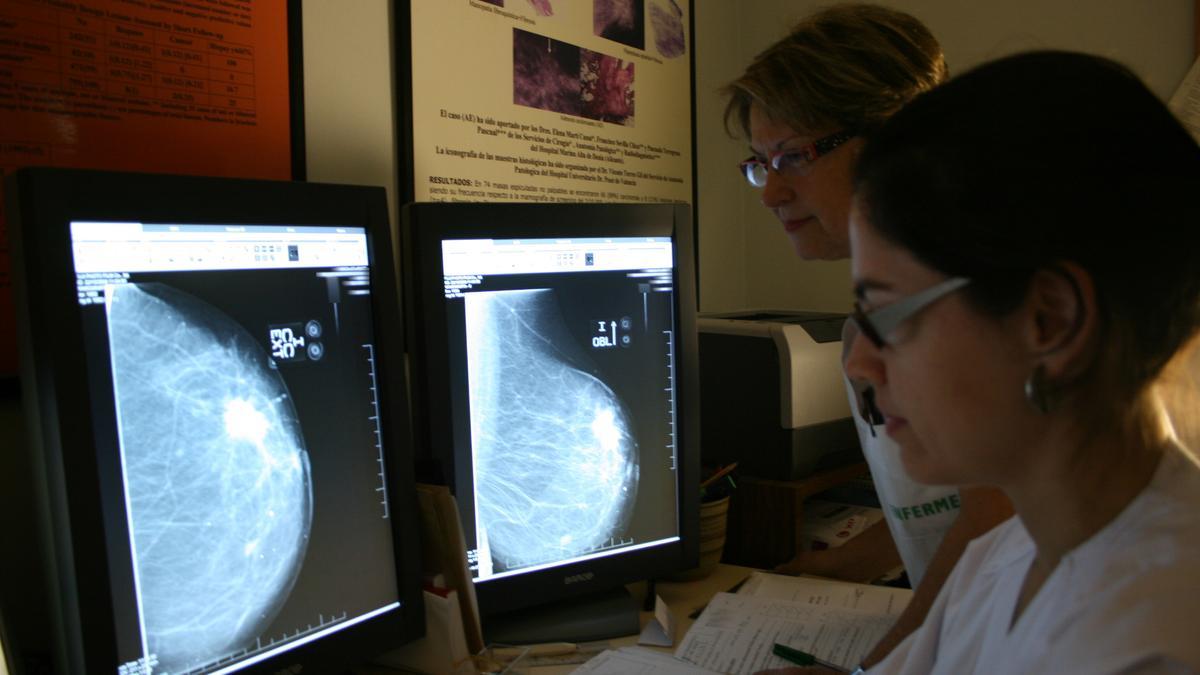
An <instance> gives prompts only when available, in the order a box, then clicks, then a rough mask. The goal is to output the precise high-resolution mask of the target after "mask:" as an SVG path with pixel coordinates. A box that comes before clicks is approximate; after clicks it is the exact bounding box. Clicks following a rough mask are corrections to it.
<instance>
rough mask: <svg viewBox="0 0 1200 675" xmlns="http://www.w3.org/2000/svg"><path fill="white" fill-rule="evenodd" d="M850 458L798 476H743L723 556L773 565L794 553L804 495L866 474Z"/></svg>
mask: <svg viewBox="0 0 1200 675" xmlns="http://www.w3.org/2000/svg"><path fill="white" fill-rule="evenodd" d="M867 470H868V468H867V463H866V462H854V463H852V464H847V465H844V466H840V467H836V468H833V469H828V470H825V471H821V472H818V473H815V474H813V475H811V476H808V477H807V478H802V479H800V480H771V479H768V478H751V477H746V476H743V477H742V478H740V479H739V480H738V489H737V491H735V492H734V494H733V499H732V500H731V502H730V505H729V522H728V525H727V530H726V533H725V552H724V555H723V556H722V558H721V561H722V562H725V563H729V564H731V565H745V566H749V567H755V568H758V569H768V570H769V569H773V568H774V567H775V566H776V565H779V564H780V563H784V562H787V561H789V560H791V559H792V558H793V557H794V556H795V555H796V545H797V544H798V543H799V541H800V528H801V526H802V525H803V524H804V500H806V499H808V498H809V497H811V496H813V495H815V494H817V493H819V492H824V491H825V490H828V489H830V488H832V487H836V486H838V485H841V484H843V483H846V482H848V481H851V480H854V479H855V478H858V477H859V476H865V475H866V474H867Z"/></svg>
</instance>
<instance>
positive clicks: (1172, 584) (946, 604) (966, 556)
mask: <svg viewBox="0 0 1200 675" xmlns="http://www.w3.org/2000/svg"><path fill="white" fill-rule="evenodd" d="M1035 553H1036V552H1035V549H1034V545H1033V541H1032V540H1031V539H1030V538H1029V533H1028V532H1027V531H1026V530H1025V527H1024V526H1023V525H1022V524H1021V521H1020V519H1019V518H1016V517H1014V518H1011V519H1009V520H1008V521H1007V522H1005V523H1003V524H1002V525H1000V526H998V527H996V529H994V530H992V531H991V532H989V533H987V534H985V535H983V536H982V537H980V538H979V539H977V540H975V541H973V542H971V544H970V545H968V547H967V550H966V552H964V553H963V556H962V558H961V559H960V560H959V561H958V565H957V566H956V567H955V568H954V571H953V573H951V575H950V578H949V579H947V581H946V584H945V586H943V587H942V590H941V593H940V594H939V595H938V597H937V600H936V601H935V602H934V604H933V607H932V608H931V609H930V610H929V615H928V616H927V618H926V619H925V623H924V625H922V626H921V628H920V629H918V630H917V631H916V632H914V633H912V634H911V635H909V636H908V638H907V639H906V640H905V641H904V642H902V643H900V645H899V646H898V647H896V649H895V650H894V651H892V653H891V654H889V655H888V658H886V659H885V660H883V661H881V662H880V663H878V664H876V666H875V667H874V668H871V669H870V670H869V671H868V672H869V673H872V674H876V673H905V674H907V673H914V674H915V673H921V674H922V675H925V674H927V673H932V674H938V673H947V674H949V673H954V674H955V675H959V674H964V673H987V674H988V675H1006V674H1009V673H1012V674H1014V675H1016V674H1021V675H1025V674H1029V673H1053V674H1054V675H1065V674H1070V673H1079V674H1084V673H1087V674H1088V675H1105V674H1115V673H1121V674H1128V673H1197V672H1200V466H1198V465H1197V463H1196V459H1195V458H1193V457H1191V456H1190V455H1188V454H1186V453H1185V452H1184V451H1183V450H1182V449H1181V448H1178V447H1174V448H1172V449H1171V450H1170V451H1169V452H1168V453H1167V454H1166V455H1165V456H1164V457H1163V459H1162V461H1161V462H1160V463H1159V466H1158V468H1157V470H1156V471H1155V473H1154V476H1153V478H1152V479H1151V482H1150V484H1149V485H1148V486H1147V487H1146V489H1145V490H1143V491H1142V493H1141V494H1139V495H1138V496H1137V497H1136V498H1135V499H1134V500H1133V501H1132V502H1130V503H1129V505H1128V506H1126V507H1125V510H1123V511H1122V512H1121V513H1120V514H1119V515H1118V516H1117V517H1116V518H1115V519H1113V521H1112V522H1110V523H1109V524H1108V525H1106V526H1105V527H1104V529H1102V530H1101V531H1100V532H1098V533H1096V534H1095V535H1094V536H1092V537H1091V538H1090V539H1088V540H1087V541H1085V542H1083V543H1082V544H1080V545H1079V546H1078V547H1076V548H1075V550H1073V551H1071V552H1070V553H1069V554H1067V555H1066V556H1065V557H1063V559H1062V561H1061V562H1060V563H1059V565H1058V567H1057V568H1056V569H1055V570H1054V572H1053V573H1052V574H1051V575H1050V578H1049V579H1047V580H1046V582H1045V584H1044V585H1043V586H1042V588H1041V589H1040V590H1039V591H1038V593H1037V595H1036V596H1034V598H1033V601H1032V602H1030V604H1029V605H1028V606H1027V607H1026V608H1025V611H1024V612H1023V613H1022V615H1021V617H1020V619H1019V620H1018V621H1017V623H1016V625H1015V626H1012V629H1011V630H1010V629H1009V628H1010V625H1011V624H1012V616H1013V611H1014V609H1015V607H1016V602H1017V596H1018V595H1019V593H1020V588H1021V584H1022V583H1023V582H1024V580H1025V575H1026V573H1027V572H1028V570H1029V566H1030V564H1031V563H1032V561H1033V558H1034V555H1035Z"/></svg>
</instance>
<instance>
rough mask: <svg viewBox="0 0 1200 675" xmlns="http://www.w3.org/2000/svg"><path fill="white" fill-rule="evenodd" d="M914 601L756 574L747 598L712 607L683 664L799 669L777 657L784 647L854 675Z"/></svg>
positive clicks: (885, 592) (692, 635) (684, 647)
mask: <svg viewBox="0 0 1200 675" xmlns="http://www.w3.org/2000/svg"><path fill="white" fill-rule="evenodd" d="M911 597H912V591H911V590H908V589H900V588H890V587H886V586H868V585H865V584H851V583H845V582H839V581H830V580H826V579H812V578H807V577H786V576H780V575H775V574H765V573H756V574H755V575H753V576H752V577H751V578H750V580H749V581H748V582H747V583H746V584H745V585H744V586H743V587H742V589H741V592H740V593H738V594H736V595H734V594H731V593H718V594H717V595H716V596H715V597H714V598H713V599H712V601H711V602H710V603H709V604H708V607H707V608H706V609H705V610H704V613H703V614H701V615H700V618H699V619H697V620H696V623H695V624H693V625H692V628H691V630H689V631H688V633H687V635H686V636H685V637H684V639H683V642H682V643H681V644H680V645H679V649H678V650H676V652H675V656H677V657H679V658H680V659H683V660H685V661H689V662H691V663H694V664H696V665H698V666H701V667H703V668H707V669H709V670H713V671H716V672H720V673H732V674H734V675H741V674H743V673H747V674H748V673H753V672H755V671H758V670H763V669H767V668H786V667H788V666H790V665H793V664H791V663H788V662H787V661H785V660H783V659H782V658H780V657H778V656H775V655H774V654H773V653H772V649H773V647H774V646H775V643H780V644H784V645H787V646H789V647H792V648H794V649H799V650H801V651H804V652H807V653H809V654H812V655H814V656H816V657H818V658H820V659H823V660H825V661H829V662H832V663H836V664H840V665H842V666H844V667H845V668H846V669H850V668H851V667H853V666H855V665H857V664H858V663H859V662H861V661H862V659H863V657H864V656H866V654H867V652H869V651H870V650H871V648H872V647H874V646H875V643H876V642H878V641H879V639H880V638H882V637H883V636H884V634H886V633H887V631H888V630H889V629H890V628H891V626H892V624H893V623H894V622H895V620H896V617H897V616H899V614H900V613H901V612H902V611H904V607H905V606H906V605H907V604H908V601H909V600H910V599H911Z"/></svg>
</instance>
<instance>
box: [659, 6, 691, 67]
mask: <svg viewBox="0 0 1200 675" xmlns="http://www.w3.org/2000/svg"><path fill="white" fill-rule="evenodd" d="M650 26H651V28H653V30H654V47H655V49H657V50H658V53H659V54H661V55H662V56H664V57H666V58H668V59H673V58H677V57H680V56H683V55H684V53H686V52H687V42H686V41H685V39H684V32H683V10H681V9H679V5H678V4H676V3H675V0H650Z"/></svg>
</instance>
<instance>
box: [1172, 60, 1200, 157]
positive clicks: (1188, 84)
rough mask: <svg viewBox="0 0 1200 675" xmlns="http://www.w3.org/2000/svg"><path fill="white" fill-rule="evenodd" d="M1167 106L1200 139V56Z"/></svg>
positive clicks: (1193, 135) (1194, 136) (1193, 136)
mask: <svg viewBox="0 0 1200 675" xmlns="http://www.w3.org/2000/svg"><path fill="white" fill-rule="evenodd" d="M1167 107H1169V108H1170V109H1171V112H1173V113H1175V116H1176V117H1178V118H1179V121H1180V122H1182V123H1183V126H1185V127H1187V130H1188V131H1190V132H1192V138H1195V139H1196V140H1197V141H1200V58H1198V59H1196V60H1195V62H1193V63H1192V67H1191V69H1190V70H1188V73H1187V75H1185V76H1184V78H1183V82H1181V83H1180V84H1179V88H1178V89H1176V90H1175V94H1174V95H1172V96H1171V100H1170V102H1169V103H1167Z"/></svg>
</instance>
